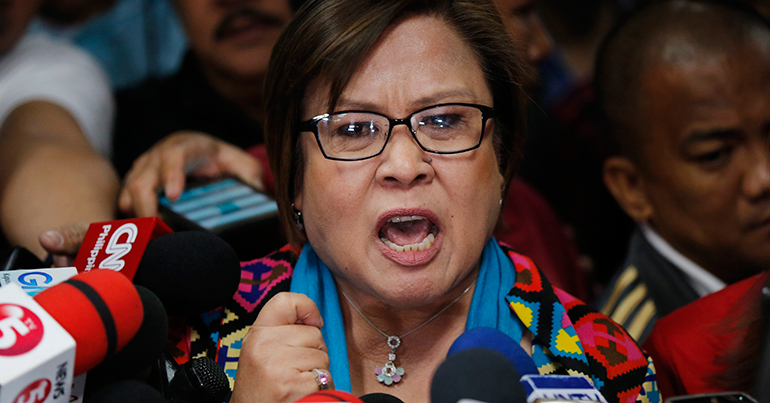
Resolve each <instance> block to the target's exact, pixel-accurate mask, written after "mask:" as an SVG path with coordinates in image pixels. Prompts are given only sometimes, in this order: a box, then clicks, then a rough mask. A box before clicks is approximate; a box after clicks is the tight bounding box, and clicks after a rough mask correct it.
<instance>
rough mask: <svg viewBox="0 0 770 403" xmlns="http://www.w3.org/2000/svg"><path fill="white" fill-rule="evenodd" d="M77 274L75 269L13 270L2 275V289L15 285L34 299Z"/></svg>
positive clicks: (0, 283) (0, 281)
mask: <svg viewBox="0 0 770 403" xmlns="http://www.w3.org/2000/svg"><path fill="white" fill-rule="evenodd" d="M77 274H78V270H77V269H76V268H74V267H55V268H50V269H30V270H13V271H8V272H5V273H2V274H0V287H2V286H4V285H7V284H11V283H13V284H16V285H18V286H19V287H21V289H22V290H24V292H26V293H27V294H28V295H29V296H31V297H34V296H35V295H37V293H39V292H40V291H43V290H45V289H46V288H50V287H53V286H55V285H56V284H59V283H61V282H63V281H65V280H67V279H69V278H70V277H72V276H76V275H77Z"/></svg>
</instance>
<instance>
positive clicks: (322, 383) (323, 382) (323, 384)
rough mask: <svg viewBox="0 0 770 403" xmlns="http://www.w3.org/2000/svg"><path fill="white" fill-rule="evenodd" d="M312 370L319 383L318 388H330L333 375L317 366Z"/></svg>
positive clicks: (316, 381)
mask: <svg viewBox="0 0 770 403" xmlns="http://www.w3.org/2000/svg"><path fill="white" fill-rule="evenodd" d="M312 371H313V373H314V374H315V383H317V384H318V388H319V389H321V390H324V389H328V388H329V383H330V382H331V380H332V376H331V375H329V374H327V373H326V372H324V371H321V370H320V369H317V368H314V369H313V370H312Z"/></svg>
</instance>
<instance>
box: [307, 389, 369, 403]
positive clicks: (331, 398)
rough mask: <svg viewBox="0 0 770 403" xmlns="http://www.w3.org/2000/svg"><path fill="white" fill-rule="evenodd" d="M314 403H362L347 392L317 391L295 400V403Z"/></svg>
mask: <svg viewBox="0 0 770 403" xmlns="http://www.w3.org/2000/svg"><path fill="white" fill-rule="evenodd" d="M301 402H304V403H315V402H348V403H363V402H361V399H359V398H357V397H355V396H353V395H351V394H350V393H348V392H343V391H341V390H319V391H318V392H315V393H311V394H309V395H307V396H305V397H303V398H302V399H299V400H297V401H296V402H295V403H301Z"/></svg>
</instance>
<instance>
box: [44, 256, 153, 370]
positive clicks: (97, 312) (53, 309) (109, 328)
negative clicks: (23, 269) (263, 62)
mask: <svg viewBox="0 0 770 403" xmlns="http://www.w3.org/2000/svg"><path fill="white" fill-rule="evenodd" d="M35 301H36V302H37V303H38V304H40V306H41V307H43V309H45V310H46V312H48V313H49V314H50V315H51V316H52V317H53V318H54V320H56V322H58V323H59V324H60V325H61V326H62V327H63V328H64V329H65V330H66V331H67V333H69V334H70V335H71V336H72V338H74V339H75V342H76V343H77V354H76V355H75V375H80V374H82V373H84V372H86V371H88V370H89V369H91V368H93V367H95V366H96V365H97V364H98V363H100V362H101V361H102V360H104V358H105V357H107V356H109V355H112V354H113V353H115V352H116V351H118V350H120V349H122V348H123V347H124V346H125V345H126V344H127V343H128V342H129V340H131V338H133V337H134V335H135V334H136V332H137V331H138V330H139V327H140V326H141V324H142V318H143V315H144V309H143V308H142V300H141V298H140V297H139V294H138V293H137V291H136V288H135V287H134V285H133V284H131V282H130V281H128V280H127V279H126V278H125V277H123V276H119V275H117V273H113V272H111V271H108V270H96V271H94V272H92V273H84V274H79V275H77V276H75V277H73V278H71V279H69V280H67V281H65V282H64V283H61V284H58V285H56V286H53V287H51V288H49V289H47V290H44V291H42V292H40V294H38V295H37V296H36V297H35Z"/></svg>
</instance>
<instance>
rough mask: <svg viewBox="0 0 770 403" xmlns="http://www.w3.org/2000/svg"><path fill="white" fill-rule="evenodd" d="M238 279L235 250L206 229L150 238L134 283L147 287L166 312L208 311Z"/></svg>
mask: <svg viewBox="0 0 770 403" xmlns="http://www.w3.org/2000/svg"><path fill="white" fill-rule="evenodd" d="M240 279H241V266H240V261H239V260H238V255H237V254H236V253H235V250H233V248H232V247H231V246H230V245H229V244H228V243H227V242H225V241H224V240H223V239H222V238H220V237H218V236H217V235H215V234H213V233H211V232H208V231H185V232H174V233H170V234H167V235H163V236H160V237H158V238H157V239H154V240H153V241H151V242H150V243H149V244H148V245H147V248H146V250H145V251H144V256H143V257H142V261H141V263H139V266H138V269H137V270H136V276H135V277H134V284H138V285H141V286H144V287H147V288H148V289H149V290H150V291H152V292H153V293H154V294H155V295H157V296H158V298H160V300H161V301H162V302H163V306H164V307H165V308H166V312H168V314H169V315H192V314H199V313H201V312H207V311H210V310H212V309H214V308H217V307H219V306H222V305H223V304H224V303H225V302H227V301H228V300H229V299H231V298H232V297H233V295H234V294H235V292H236V291H237V290H238V284H239V283H240Z"/></svg>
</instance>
